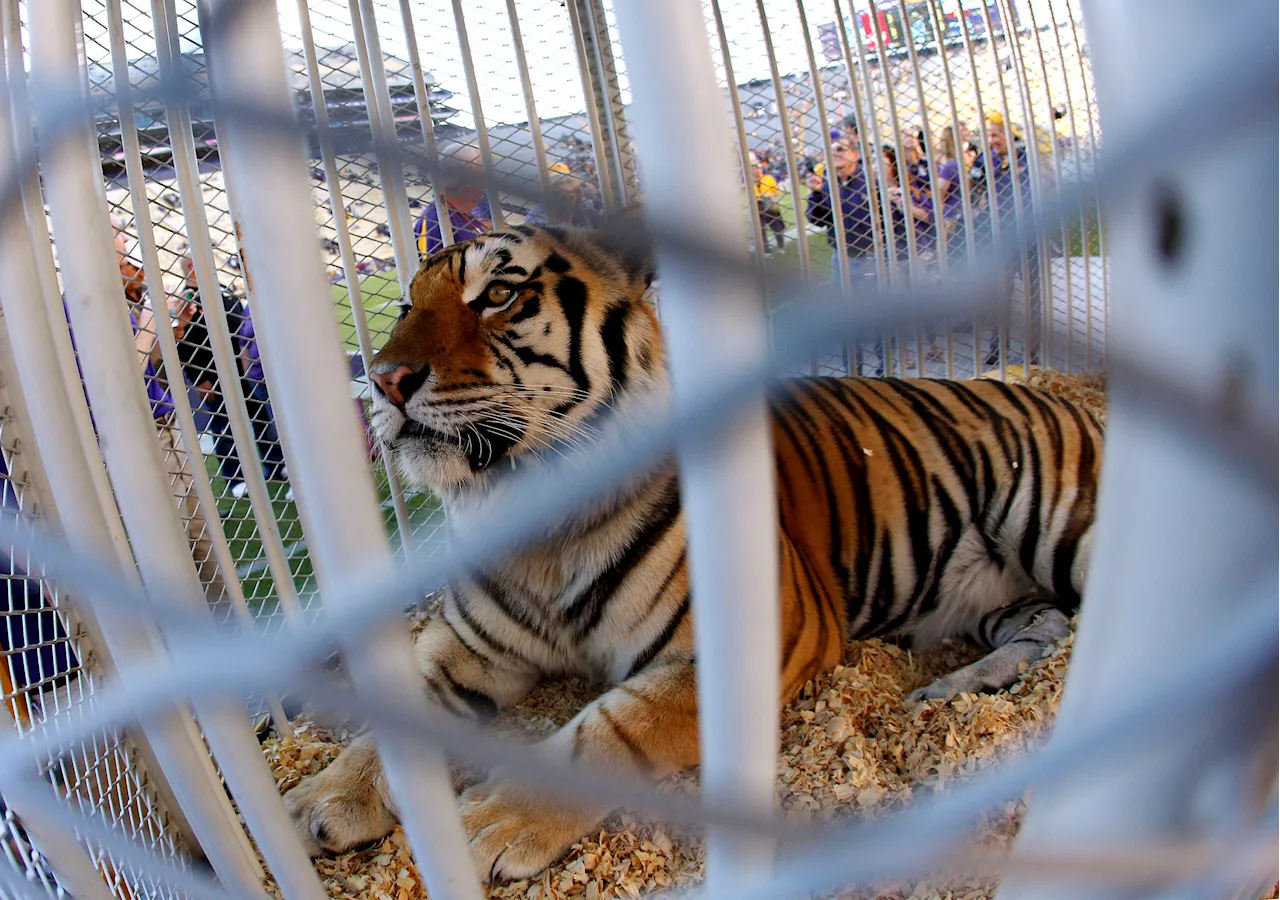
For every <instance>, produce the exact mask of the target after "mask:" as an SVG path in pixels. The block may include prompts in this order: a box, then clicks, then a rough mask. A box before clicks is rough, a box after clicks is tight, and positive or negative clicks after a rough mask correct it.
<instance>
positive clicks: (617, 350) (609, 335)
mask: <svg viewBox="0 0 1280 900" xmlns="http://www.w3.org/2000/svg"><path fill="white" fill-rule="evenodd" d="M630 313H631V304H630V303H619V304H618V305H616V306H614V307H613V308H612V309H610V310H609V312H608V313H607V314H606V315H605V318H604V325H602V326H601V327H600V338H601V339H602V340H603V341H604V352H605V355H606V356H608V358H609V384H610V386H611V388H612V390H613V394H614V396H615V397H616V396H617V395H618V394H621V393H622V392H623V391H625V390H626V389H627V380H628V377H627V316H628V315H629V314H630Z"/></svg>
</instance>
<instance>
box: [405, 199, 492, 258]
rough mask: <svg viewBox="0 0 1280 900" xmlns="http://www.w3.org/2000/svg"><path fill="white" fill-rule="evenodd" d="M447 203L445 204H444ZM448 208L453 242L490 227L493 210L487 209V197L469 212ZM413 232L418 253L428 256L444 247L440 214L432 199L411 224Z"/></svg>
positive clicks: (470, 236)
mask: <svg viewBox="0 0 1280 900" xmlns="http://www.w3.org/2000/svg"><path fill="white" fill-rule="evenodd" d="M446 205H447V204H446ZM448 209H449V223H450V224H451V225H453V242H454V243H455V244H460V243H462V242H463V241H469V240H471V239H472V238H473V237H478V236H479V235H482V234H484V233H485V232H487V231H488V230H489V229H490V228H492V227H493V226H492V224H490V223H491V222H492V221H493V212H492V211H491V210H490V209H489V199H488V198H487V197H485V198H482V199H481V200H480V202H479V203H478V204H476V206H475V208H474V209H472V210H471V211H470V212H463V211H462V210H460V209H454V208H453V207H452V206H449V207H448ZM413 234H414V236H415V237H416V238H417V239H418V255H420V256H430V255H431V254H433V253H438V252H440V251H441V250H443V249H444V238H443V237H441V235H440V214H439V213H438V212H436V204H435V202H434V201H432V202H431V203H428V204H427V208H426V209H424V210H423V211H422V215H421V216H419V217H418V221H417V222H415V223H414V224H413Z"/></svg>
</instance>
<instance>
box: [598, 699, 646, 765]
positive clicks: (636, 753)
mask: <svg viewBox="0 0 1280 900" xmlns="http://www.w3.org/2000/svg"><path fill="white" fill-rule="evenodd" d="M598 710H599V712H600V718H602V719H604V721H605V724H607V725H608V726H609V727H610V728H612V729H613V733H614V735H615V736H616V737H617V738H618V742H619V743H621V744H622V746H624V747H626V748H627V752H628V753H629V754H631V762H632V763H634V764H635V767H636V768H637V769H639V770H640V771H641V772H643V773H644V774H646V775H648V774H651V773H652V772H653V770H654V767H653V760H652V759H650V758H649V755H648V754H647V753H645V752H644V749H643V748H642V747H641V746H640V745H639V744H637V743H636V742H635V741H634V740H633V739H632V737H631V735H629V734H627V733H626V732H625V731H624V730H623V729H622V726H621V725H619V724H618V723H617V721H615V720H614V718H613V716H612V715H611V714H610V713H609V710H607V709H605V708H604V707H603V706H600V707H598Z"/></svg>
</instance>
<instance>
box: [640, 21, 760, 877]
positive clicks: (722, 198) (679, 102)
mask: <svg viewBox="0 0 1280 900" xmlns="http://www.w3.org/2000/svg"><path fill="white" fill-rule="evenodd" d="M616 11H617V15H618V25H619V31H620V33H621V35H622V40H623V45H624V48H625V50H626V52H627V60H628V63H629V64H630V70H631V74H632V86H633V90H634V92H635V114H634V119H633V121H634V124H635V127H636V137H637V141H638V144H639V149H640V152H641V158H642V161H643V164H644V165H645V171H646V172H648V173H650V181H649V182H648V186H647V195H648V208H649V209H650V210H651V211H652V214H653V216H654V218H655V219H656V220H658V221H672V222H679V221H687V219H688V215H689V210H690V209H697V210H701V211H703V221H702V222H701V225H702V226H703V233H704V234H707V235H710V236H714V237H715V239H716V240H717V241H718V242H719V243H720V244H721V245H722V247H723V251H722V252H724V253H725V254H726V255H729V256H733V255H744V254H745V248H746V241H745V240H744V239H743V238H744V237H745V235H743V233H742V226H743V222H742V213H741V207H740V205H739V195H738V190H737V184H736V183H735V179H734V177H733V171H734V166H733V164H732V159H733V155H732V149H731V147H730V144H729V135H730V134H731V133H732V131H731V129H730V126H729V123H728V122H727V121H725V106H724V97H723V96H722V95H721V94H720V91H719V89H718V88H717V86H716V80H715V71H714V68H713V66H712V60H711V54H710V48H709V47H708V44H707V34H706V26H705V23H704V22H703V19H702V13H701V9H700V8H699V5H698V4H692V3H688V2H685V0H627V2H622V3H618V4H617V6H616ZM677 136H678V138H677ZM690 155H692V156H693V157H694V158H696V159H699V160H701V161H703V163H704V165H701V166H698V167H696V168H695V167H692V166H689V165H688V164H687V161H688V158H689V156H690ZM658 265H659V269H660V271H661V273H662V279H663V289H664V297H663V300H664V315H663V327H664V330H665V331H666V334H667V340H668V346H669V348H670V364H671V372H672V378H673V381H674V386H675V397H676V405H677V407H678V408H679V407H681V406H683V405H686V404H688V403H689V402H690V401H691V400H693V398H694V397H696V395H697V393H698V392H699V389H700V385H702V384H705V383H707V382H708V381H711V380H715V379H718V378H724V377H726V374H727V373H731V372H733V371H735V370H737V369H740V368H741V367H742V366H744V365H749V364H755V363H757V362H758V360H759V359H760V358H761V357H762V356H763V355H764V354H765V352H766V350H767V346H768V338H767V334H766V329H765V325H764V319H763V316H762V314H761V310H760V307H759V304H757V303H755V302H754V299H753V296H752V291H751V290H750V289H748V288H747V286H746V284H744V283H743V282H740V281H736V280H734V279H732V278H725V277H724V276H721V275H718V274H712V273H709V272H708V271H707V270H706V269H705V268H704V267H701V266H698V265H697V264H696V263H690V262H689V261H686V260H684V259H683V258H681V257H679V256H667V255H666V254H665V253H664V252H663V251H662V249H661V248H659V251H658ZM712 329H714V330H715V331H716V333H718V334H719V335H720V340H718V341H716V342H714V343H713V344H708V343H707V341H706V339H705V335H706V334H708V333H710V332H711V330H712ZM717 438H718V439H717V440H715V441H714V442H705V441H698V442H685V443H683V444H681V446H679V448H678V455H679V459H680V469H681V478H680V486H681V497H682V500H683V504H684V521H685V528H686V530H687V532H688V539H689V560H690V571H691V577H692V593H693V598H694V605H693V609H694V616H695V622H697V623H700V624H698V625H697V626H696V627H695V629H694V631H695V634H696V642H697V653H698V709H699V725H700V743H701V748H702V753H701V756H702V789H703V793H704V796H706V797H709V798H714V799H719V800H728V799H730V798H732V799H733V800H735V801H737V802H739V803H745V804H747V805H750V806H754V807H756V808H757V809H759V810H760V811H761V812H762V813H765V814H767V813H769V812H771V811H772V808H773V796H774V780H775V775H776V762H777V749H778V712H777V710H778V703H779V696H780V687H779V680H780V666H781V663H780V655H781V648H780V640H779V623H778V596H777V592H778V540H777V531H776V528H777V507H776V503H775V494H774V484H773V481H774V475H773V466H774V463H773V455H772V449H771V446H770V440H769V425H768V419H767V414H766V410H765V404H764V398H763V397H760V398H759V399H758V400H756V401H755V402H753V403H749V404H747V405H746V406H745V407H744V409H743V411H742V413H741V415H740V416H739V417H738V418H737V419H736V420H735V423H734V424H733V425H732V426H730V428H728V429H726V431H725V432H723V433H721V434H720V435H718V436H717ZM771 865H772V847H771V846H770V844H769V842H768V841H763V840H757V839H754V838H747V837H745V836H741V835H732V834H729V833H726V832H725V831H723V830H719V829H713V830H712V831H711V832H710V834H709V836H708V844H707V884H708V887H709V889H710V891H711V894H712V895H713V896H718V897H732V896H735V895H736V892H737V891H738V890H740V889H741V888H742V887H743V886H745V885H746V884H748V883H749V882H750V881H751V880H752V879H753V878H755V877H758V876H759V875H760V874H761V873H762V872H764V871H767V870H768V869H769V868H770V867H771Z"/></svg>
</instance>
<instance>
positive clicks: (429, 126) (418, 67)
mask: <svg viewBox="0 0 1280 900" xmlns="http://www.w3.org/2000/svg"><path fill="white" fill-rule="evenodd" d="M305 5H306V0H298V6H299V9H300V10H301V9H302V8H304V7H305ZM299 15H301V12H299ZM305 21H307V22H308V23H309V22H310V21H311V18H310V16H307V18H306V20H305ZM400 21H401V23H402V24H403V26H404V42H405V52H406V53H407V55H408V57H409V72H410V73H411V75H412V78H413V98H414V100H415V101H416V103H417V105H418V121H419V123H420V124H421V126H422V142H423V146H424V147H426V150H427V168H428V170H429V171H430V172H431V183H432V187H431V197H432V201H431V202H432V203H434V204H435V206H436V218H437V219H438V221H439V222H440V245H441V246H442V247H448V246H449V245H450V244H452V243H453V221H452V220H451V219H450V218H449V204H447V203H445V198H444V192H443V191H441V190H440V188H439V186H438V185H439V174H438V173H439V172H440V152H439V150H438V149H437V146H436V126H435V122H434V121H433V120H432V118H431V96H430V94H429V93H428V92H427V85H426V81H425V79H424V78H423V75H422V58H421V57H420V56H419V55H418V35H417V32H416V31H415V30H414V27H413V11H412V10H410V8H409V0H400ZM304 40H305V41H306V42H307V43H308V44H309V45H310V46H311V48H312V51H311V52H312V53H313V54H314V53H315V45H314V43H313V42H312V37H311V31H310V28H307V29H306V30H305V31H304ZM313 90H314V88H313ZM313 105H314V102H313ZM325 118H326V120H327V119H328V115H327V113H326V116H325ZM337 215H338V214H337V213H334V216H335V217H337ZM345 218H346V217H345V215H344V216H343V219H344V222H345ZM344 259H345V257H344ZM349 281H350V275H348V282H349Z"/></svg>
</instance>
